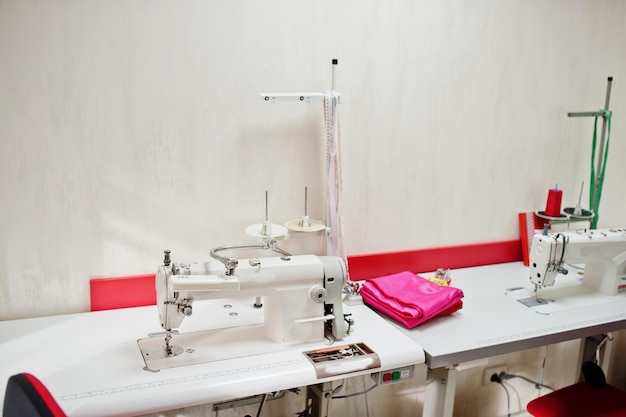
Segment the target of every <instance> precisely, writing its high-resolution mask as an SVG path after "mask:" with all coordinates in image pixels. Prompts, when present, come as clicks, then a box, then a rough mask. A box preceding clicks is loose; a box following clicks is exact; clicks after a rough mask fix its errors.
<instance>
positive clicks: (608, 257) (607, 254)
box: [529, 228, 626, 295]
mask: <svg viewBox="0 0 626 417" xmlns="http://www.w3.org/2000/svg"><path fill="white" fill-rule="evenodd" d="M567 263H569V264H576V263H584V264H585V270H584V274H583V285H584V286H586V287H588V288H590V289H592V290H595V291H597V292H599V293H602V294H605V295H617V294H620V293H626V228H611V229H595V230H578V231H574V232H560V233H548V234H537V235H535V236H534V237H533V241H532V246H531V250H530V262H529V265H530V281H531V282H532V283H533V284H535V292H536V291H537V289H538V288H540V287H548V286H551V285H554V282H555V279H556V276H557V275H558V274H567V272H568V271H567V269H566V268H565V266H564V265H563V264H567Z"/></svg>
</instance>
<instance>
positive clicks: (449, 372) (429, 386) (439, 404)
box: [422, 368, 457, 417]
mask: <svg viewBox="0 0 626 417" xmlns="http://www.w3.org/2000/svg"><path fill="white" fill-rule="evenodd" d="M456 376H457V370H456V369H454V368H437V369H429V370H428V378H427V381H426V393H425V396H424V409H423V411H422V417H452V412H453V411H454V395H455V392H456Z"/></svg>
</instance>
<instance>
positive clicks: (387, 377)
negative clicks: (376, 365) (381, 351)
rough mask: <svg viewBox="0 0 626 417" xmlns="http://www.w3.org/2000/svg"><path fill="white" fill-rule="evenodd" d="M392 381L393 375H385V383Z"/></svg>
mask: <svg viewBox="0 0 626 417" xmlns="http://www.w3.org/2000/svg"><path fill="white" fill-rule="evenodd" d="M389 381H391V374H383V382H389Z"/></svg>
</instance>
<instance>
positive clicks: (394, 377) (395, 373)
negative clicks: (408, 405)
mask: <svg viewBox="0 0 626 417" xmlns="http://www.w3.org/2000/svg"><path fill="white" fill-rule="evenodd" d="M391 379H393V380H394V381H397V380H398V379H400V372H398V371H396V372H394V373H393V374H391Z"/></svg>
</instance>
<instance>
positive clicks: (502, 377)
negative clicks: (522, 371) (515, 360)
mask: <svg viewBox="0 0 626 417" xmlns="http://www.w3.org/2000/svg"><path fill="white" fill-rule="evenodd" d="M513 378H519V379H522V380H524V381H526V382H528V383H530V384H533V385H534V386H535V388H536V389H538V390H540V389H542V388H547V389H549V390H550V391H554V388H552V387H550V386H548V385H543V384H541V383H540V382H536V381H533V380H532V379H530V378H527V377H525V376H524V375H515V374H507V373H505V372H500V373H499V374H493V375H491V382H497V383H499V384H500V383H502V382H503V381H506V380H509V379H513Z"/></svg>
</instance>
